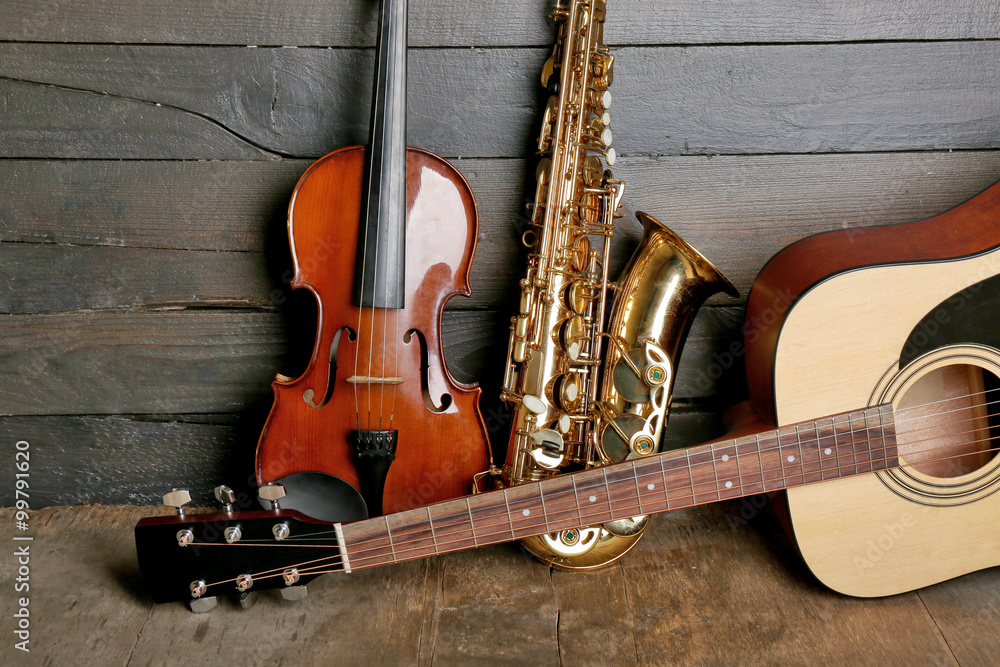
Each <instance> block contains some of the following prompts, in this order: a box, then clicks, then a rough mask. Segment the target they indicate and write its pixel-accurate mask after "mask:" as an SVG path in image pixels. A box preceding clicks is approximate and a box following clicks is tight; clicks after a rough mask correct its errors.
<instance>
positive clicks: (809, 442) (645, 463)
mask: <svg viewBox="0 0 1000 667" xmlns="http://www.w3.org/2000/svg"><path fill="white" fill-rule="evenodd" d="M990 416H991V417H996V416H1000V415H997V414H994V415H990ZM978 420H979V418H977V417H973V418H971V419H968V420H962V421H957V422H953V423H954V424H963V423H971V422H973V421H978ZM844 424H848V426H850V424H849V422H841V423H840V424H836V423H835V422H834V421H831V427H834V426H835V425H839V426H843V425H844ZM937 428H938V427H937V426H930V427H924V428H923V429H917V430H915V431H911V433H915V432H918V431H920V430H925V431H926V430H936V429H937ZM979 430H981V429H979V428H977V429H975V430H973V431H963V432H959V433H951V434H949V435H951V436H953V437H955V436H961V435H970V434H973V433H976V432H977V431H979ZM841 434H842V435H853V433H852V431H850V430H848V431H843V432H841ZM758 435H759V434H758ZM780 435H781V434H778V437H779V438H780ZM768 437H773V436H771V435H768ZM830 438H834V435H833V434H832V432H831V435H826V436H818V431H817V438H815V439H806V440H799V441H798V443H796V445H780V444H779V445H777V446H774V447H765V448H761V449H755V450H754V451H753V452H752V453H751V454H757V453H760V454H767V453H770V452H774V451H778V450H780V449H781V448H782V447H786V448H787V447H789V446H799V445H801V446H808V445H812V444H818V443H819V442H820V441H821V440H823V439H830ZM936 439H938V437H937V436H936V437H934V438H925V439H923V440H912V441H910V442H909V443H907V445H910V446H912V445H916V444H921V443H927V442H933V441H935V440H936ZM988 440H989V438H985V439H980V440H973V441H963V442H957V443H951V444H947V445H940V446H936V447H931V448H927V449H922V450H911V451H907V452H905V455H906V456H909V457H911V458H912V457H914V456H917V455H920V454H927V453H929V452H932V451H940V450H944V449H947V448H950V447H959V446H963V445H969V444H975V443H979V442H985V441H988ZM758 442H759V439H758ZM845 444H846V443H845ZM850 444H851V445H854V444H859V443H857V442H853V441H852V442H851V443H850ZM715 445H724V447H723V448H729V447H732V448H733V449H734V450H735V449H736V447H738V446H739V443H735V442H732V443H731V444H730V443H729V441H721V442H719V443H714V445H713V446H711V449H710V450H704V452H708V451H712V452H713V453H716V452H718V451H719V450H717V449H715ZM838 446H839V445H838ZM874 449H879V448H874ZM882 449H884V447H883V448H882ZM677 451H685V450H677ZM989 451H992V449H987V450H980V451H978V452H967V453H965V454H963V455H961V456H974V455H979V454H983V453H986V452H989ZM699 453H701V452H699ZM862 453H863V452H862ZM748 455H750V454H748ZM852 455H856V453H854V454H852ZM838 457H839V455H838ZM888 460H890V459H881V460H876V461H874V462H880V461H888ZM661 461H662V460H661V459H655V460H636V461H635V466H636V467H638V466H648V465H652V464H655V463H660V462H661ZM927 462H931V461H917V462H916V463H917V464H923V463H927ZM706 463H707V462H703V463H696V464H693V465H705V464H706ZM779 469H780V470H783V469H784V466H781V467H780V468H773V469H762V470H761V472H760V473H752V474H764V473H770V472H774V471H777V470H779ZM836 469H839V468H834V470H836ZM741 476H742V475H741V474H740V475H738V476H737V478H739V477H741ZM737 478H726V477H722V478H718V481H719V482H726V481H732V480H735V479H737ZM559 493H563V492H550V493H549V494H548V495H549V497H552V498H555V497H556V496H557V495H558V494H559ZM464 514H465V513H460V514H456V515H445V516H444V517H441V519H447V518H452V517H455V516H464ZM320 534H322V533H313V534H312V535H313V536H315V535H320ZM354 544H355V545H357V544H361V542H356V543H354Z"/></svg>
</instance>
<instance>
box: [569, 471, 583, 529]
mask: <svg viewBox="0 0 1000 667" xmlns="http://www.w3.org/2000/svg"><path fill="white" fill-rule="evenodd" d="M569 478H570V479H571V480H572V481H573V499H574V500H576V519H577V521H580V522H581V523H582V522H583V513H582V512H581V511H580V494H579V493H577V490H576V477H575V476H573V475H570V476H569Z"/></svg>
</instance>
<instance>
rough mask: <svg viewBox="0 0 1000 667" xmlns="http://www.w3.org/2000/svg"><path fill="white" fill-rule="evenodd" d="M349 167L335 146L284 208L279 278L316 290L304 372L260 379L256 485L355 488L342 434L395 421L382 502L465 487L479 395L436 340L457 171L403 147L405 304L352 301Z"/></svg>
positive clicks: (458, 213) (390, 504) (456, 274)
mask: <svg viewBox="0 0 1000 667" xmlns="http://www.w3.org/2000/svg"><path fill="white" fill-rule="evenodd" d="M363 165H364V148H363V147H353V148H347V149H343V150H340V151H336V152H334V153H331V154H330V155H327V156H326V157H324V158H322V159H320V160H319V161H317V162H316V163H315V164H314V165H313V166H312V167H310V168H309V170H308V171H306V173H305V174H304V175H303V176H302V178H301V180H300V181H299V184H298V185H297V186H296V188H295V193H294V195H293V197H292V202H291V205H290V208H289V218H288V227H289V235H290V238H291V244H292V251H293V256H294V259H295V271H296V274H295V279H294V281H293V283H292V285H293V286H294V287H304V288H306V289H309V290H310V291H312V292H313V293H314V294H315V296H316V299H317V300H318V301H319V323H318V331H317V334H316V344H315V348H314V351H313V357H312V360H311V361H310V363H309V367H308V368H307V370H306V372H305V373H304V374H303V375H302V376H301V377H299V378H297V379H294V380H293V379H290V378H285V377H283V376H280V375H279V376H278V379H277V380H276V381H275V382H274V384H273V388H274V407H273V408H272V410H271V414H270V416H269V417H268V420H267V424H266V425H265V427H264V431H263V433H262V434H261V437H260V442H259V444H258V447H257V477H258V481H259V482H260V483H265V482H270V481H274V480H276V479H280V478H281V477H284V476H286V475H289V474H291V473H295V472H301V471H310V470H312V471H319V472H326V473H329V474H331V475H335V476H336V477H340V478H342V479H344V480H346V481H348V482H350V483H351V484H352V485H354V486H355V487H356V488H357V487H358V476H357V472H356V471H355V467H354V464H353V463H352V461H351V458H350V445H349V443H348V434H349V432H350V431H351V430H352V429H358V428H361V429H398V430H399V443H398V447H397V450H396V459H395V461H394V463H393V464H392V466H391V468H390V469H389V475H388V478H387V480H386V492H385V497H384V510H385V512H387V513H389V512H398V511H401V510H404V509H408V508H412V507H417V506H421V505H425V504H428V503H431V502H435V501H438V500H443V499H447V498H453V497H456V496H461V495H465V494H467V493H469V491H470V488H471V484H472V476H473V475H474V474H475V473H478V472H481V471H483V470H485V469H486V468H487V467H488V465H489V449H488V444H487V442H486V432H485V427H484V424H483V420H482V417H481V416H480V414H479V410H478V404H477V401H478V397H479V394H480V393H481V392H480V390H479V388H478V387H476V386H474V385H462V384H459V383H457V382H456V381H455V380H454V378H452V376H451V374H450V373H449V372H448V369H447V368H446V366H445V363H444V352H443V347H442V342H441V337H440V327H441V318H442V311H443V308H444V305H445V302H446V301H447V300H448V299H449V298H451V297H452V296H454V295H456V294H462V295H465V296H468V294H469V293H470V290H469V284H468V276H469V266H470V264H471V262H472V256H473V254H474V252H475V247H476V230H477V214H476V205H475V200H474V199H473V196H472V192H471V190H470V189H469V187H468V184H467V183H466V182H465V179H464V178H462V176H461V175H460V174H459V173H458V171H457V170H455V169H454V168H453V167H452V166H451V165H449V164H448V163H447V162H445V161H444V160H442V159H441V158H439V157H437V156H435V155H433V154H431V153H427V152H425V151H420V150H417V149H413V148H410V149H408V152H407V175H406V176H407V202H406V207H407V222H406V226H407V229H406V279H405V302H406V308H405V309H401V310H395V309H392V310H382V309H371V308H358V307H357V306H355V305H354V304H353V303H352V299H351V295H352V290H353V280H352V277H353V275H354V264H355V257H356V255H357V243H358V231H359V224H358V223H359V218H360V202H361V182H362V173H363ZM346 329H349V330H350V331H352V332H355V333H356V334H357V335H356V336H354V335H348V334H347V333H346ZM342 330H345V334H343V335H341V336H340V337H339V340H338V345H337V347H336V349H332V347H333V343H334V340H335V339H336V338H337V334H338V332H340V331H342ZM351 338H354V340H351ZM331 355H334V356H335V357H336V366H335V367H334V366H332V365H331V363H330V361H331ZM422 357H425V359H422ZM422 366H426V381H425V380H424V372H423V371H422ZM352 376H354V377H358V376H373V377H400V378H402V383H401V384H397V385H385V384H368V385H365V384H351V383H349V382H348V381H347V380H348V378H350V377H352ZM328 383H332V384H330V388H331V389H332V391H330V392H328ZM328 393H329V400H328V401H327V402H326V403H325V404H323V400H324V398H325V397H326V395H327V394H328ZM449 397H450V398H449ZM307 400H309V401H312V403H313V404H315V405H319V406H321V407H318V408H314V407H311V406H310V405H309V404H308V403H307ZM430 406H433V408H434V409H432V407H430ZM444 406H446V407H444ZM442 407H443V409H441V408H442ZM439 409H441V411H440V412H438V411H437V410H439Z"/></svg>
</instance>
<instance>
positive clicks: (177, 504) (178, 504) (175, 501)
mask: <svg viewBox="0 0 1000 667" xmlns="http://www.w3.org/2000/svg"><path fill="white" fill-rule="evenodd" d="M189 502H191V492H190V491H188V490H187V489H172V490H171V491H170V493H166V494H164V495H163V504H164V505H166V506H167V507H173V508H174V509H176V510H177V514H179V515H180V516H184V506H185V505H187V504H188V503H189Z"/></svg>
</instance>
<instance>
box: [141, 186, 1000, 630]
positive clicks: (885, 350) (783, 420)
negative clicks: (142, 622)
mask: <svg viewBox="0 0 1000 667" xmlns="http://www.w3.org/2000/svg"><path fill="white" fill-rule="evenodd" d="M745 331H746V348H745V354H746V362H747V373H748V380H749V386H750V398H751V403H752V405H753V407H754V409H755V411H756V413H757V418H756V420H748V421H745V422H744V423H743V424H742V427H741V430H742V431H743V432H744V434H737V433H733V434H731V435H730V436H729V437H727V438H725V439H723V440H718V441H714V442H711V443H706V444H704V445H700V446H696V447H691V448H687V449H681V450H675V451H670V452H666V453H663V454H658V455H654V456H650V457H646V458H641V459H635V460H629V461H625V462H624V463H620V464H616V465H610V466H606V467H603V468H597V469H593V470H588V471H584V472H580V473H576V474H572V475H564V476H559V477H556V478H552V479H547V480H543V481H541V482H537V483H529V484H523V485H519V486H516V487H512V488H507V489H502V490H499V491H493V492H488V493H480V494H475V495H472V496H468V497H465V498H459V499H454V500H448V501H445V502H441V503H437V504H433V505H429V506H426V507H421V508H419V509H412V510H407V511H404V512H400V513H397V514H391V515H387V516H383V517H379V518H377V519H367V520H362V521H356V522H352V523H343V524H340V523H333V524H331V523H324V522H319V521H316V520H314V519H310V518H307V517H305V516H303V515H301V514H298V513H297V512H295V511H290V510H283V509H280V508H278V509H274V510H271V511H258V512H246V513H241V514H237V513H226V512H222V513H215V514H208V515H196V516H167V517H155V518H148V519H143V520H142V521H140V522H139V524H138V525H137V526H136V544H137V551H138V556H139V563H140V567H141V569H142V572H143V575H144V577H145V578H146V581H147V582H148V585H149V588H150V590H151V592H152V595H153V599H154V600H156V601H157V602H166V601H170V600H189V601H192V603H193V604H192V608H193V609H199V610H200V609H206V608H209V607H210V606H211V604H210V602H211V601H212V600H213V599H214V596H216V595H219V594H224V593H235V592H238V591H241V592H246V591H248V590H251V589H253V590H260V589H267V588H279V589H282V590H283V591H284V592H285V593H286V594H287V595H289V596H294V595H295V593H294V591H297V590H299V588H300V587H301V586H302V585H304V584H305V583H306V582H308V581H309V580H311V579H313V578H315V577H316V576H319V575H320V574H323V573H328V572H336V571H343V572H350V571H352V570H360V569H364V568H369V567H375V566H378V565H383V564H387V563H394V562H400V561H404V560H411V559H415V558H422V557H425V556H431V555H435V554H440V553H448V552H451V551H456V550H460V549H467V548H473V547H477V546H483V545H486V544H494V543H498V542H506V541H509V540H515V539H521V538H524V537H529V536H532V535H538V534H542V533H550V534H553V535H554V536H556V537H557V538H558V539H563V540H567V541H572V540H574V539H576V540H578V539H582V537H583V536H582V535H581V534H580V531H579V530H578V527H579V526H585V525H591V524H594V523H603V522H606V521H611V520H616V519H621V518H626V517H630V516H634V515H638V514H651V513H656V512H663V511H668V510H672V509H677V508H682V507H690V506H692V505H698V504H703V503H711V502H717V501H721V500H726V499H732V498H739V497H742V496H747V495H751V494H758V493H762V492H771V491H777V490H787V491H788V501H789V508H790V513H791V519H792V525H793V530H794V536H795V539H796V541H797V542H798V544H799V547H800V548H801V551H802V554H803V557H804V558H805V560H806V562H807V563H808V565H809V567H810V568H811V569H812V571H813V572H814V573H815V574H816V576H817V577H818V578H819V579H820V581H822V582H823V583H825V584H826V585H828V586H830V587H831V588H834V589H835V590H838V591H841V592H843V593H846V594H849V595H856V596H877V595H889V594H893V593H899V592H902V591H907V590H912V589H914V588H918V587H921V586H926V585H929V584H932V583H935V582H939V581H942V580H945V579H948V578H951V577H956V576H959V575H961V574H964V573H967V572H971V571H974V570H978V569H983V568H987V567H993V566H996V565H998V564H1000V530H998V528H997V516H1000V493H997V491H1000V456H997V455H996V452H997V447H996V443H997V442H998V438H1000V430H998V422H1000V419H998V413H1000V410H998V409H997V408H998V404H1000V381H998V380H997V378H998V376H1000V185H996V186H994V187H993V188H991V189H989V190H987V191H986V192H984V193H982V194H981V195H979V196H977V197H975V198H973V199H972V200H970V201H968V202H966V203H965V204H963V205H961V206H959V207H957V208H955V209H953V210H952V211H949V212H947V213H944V214H942V215H939V216H937V217H934V218H930V219H928V220H924V221H921V222H916V223H908V224H904V225H897V226H887V227H879V228H869V229H858V230H846V231H837V232H831V233H826V234H820V235H818V236H814V237H810V238H807V239H804V240H802V241H800V242H798V243H796V244H794V245H792V246H790V247H789V248H787V249H785V250H784V251H782V252H781V253H779V254H778V255H776V256H775V257H774V258H773V259H772V260H771V261H770V262H769V263H768V264H767V265H766V266H765V268H764V269H763V271H762V272H761V274H760V276H759V277H758V279H757V281H756V282H755V284H754V287H753V290H752V291H751V294H750V297H749V301H748V308H747V325H746V329H745ZM768 420H769V421H770V424H769V426H770V428H768V429H765V430H758V431H757V432H752V433H751V432H749V431H750V430H753V426H754V423H756V424H758V429H759V428H760V427H759V425H760V424H764V423H766V422H767V421H768ZM775 426H777V427H776V428H775ZM181 509H182V510H183V508H181ZM233 528H238V529H239V530H238V531H236V532H234V531H233V530H232V529H233ZM233 536H235V538H236V539H231V538H232V537H233Z"/></svg>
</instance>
